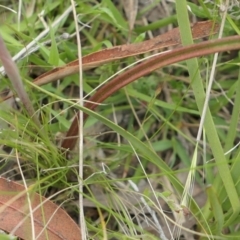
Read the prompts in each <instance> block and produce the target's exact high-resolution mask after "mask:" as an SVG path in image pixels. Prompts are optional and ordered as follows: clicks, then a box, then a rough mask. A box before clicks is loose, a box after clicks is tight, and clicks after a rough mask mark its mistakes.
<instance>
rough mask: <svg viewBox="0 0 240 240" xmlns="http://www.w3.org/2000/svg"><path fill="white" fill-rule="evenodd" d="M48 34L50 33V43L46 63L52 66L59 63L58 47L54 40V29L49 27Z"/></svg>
mask: <svg viewBox="0 0 240 240" xmlns="http://www.w3.org/2000/svg"><path fill="white" fill-rule="evenodd" d="M50 35H51V41H52V43H51V44H52V45H51V48H50V54H49V59H48V63H50V64H52V65H54V66H58V64H59V53H58V48H57V43H56V40H55V35H54V30H53V29H51V30H50Z"/></svg>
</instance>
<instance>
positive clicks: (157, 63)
mask: <svg viewBox="0 0 240 240" xmlns="http://www.w3.org/2000/svg"><path fill="white" fill-rule="evenodd" d="M236 49H240V36H232V37H226V38H223V39H218V40H210V41H206V42H201V43H198V44H193V45H191V46H187V47H181V48H178V49H175V50H172V51H171V52H167V53H163V54H161V55H158V56H155V57H153V58H151V59H149V60H146V61H144V62H142V63H140V64H139V65H137V66H135V67H133V68H132V69H129V70H127V71H126V72H124V73H123V74H120V75H119V76H117V77H116V78H114V79H113V80H111V81H110V82H108V83H107V84H106V85H104V86H103V87H101V88H100V89H99V90H98V91H97V92H96V93H95V94H94V95H93V96H92V97H91V98H90V99H89V101H88V102H87V103H86V104H85V107H86V108H89V109H91V110H93V109H95V108H96V107H97V106H98V105H99V103H102V102H103V101H104V100H105V99H106V98H108V97H109V96H111V95H112V94H114V93H115V92H116V91H118V90H119V89H121V88H123V87H124V86H126V85H127V84H129V83H131V82H133V81H135V80H137V79H138V78H140V77H142V76H144V75H147V74H149V73H151V72H153V71H154V70H156V69H158V68H161V67H164V66H167V65H170V64H173V63H176V62H180V61H183V60H187V59H190V58H194V57H200V56H204V55H208V54H212V53H216V52H223V51H229V50H236ZM87 117H88V116H87V115H86V114H84V121H85V120H86V119H87ZM78 131H79V129H78V117H77V115H76V116H75V118H74V121H73V122H72V125H71V127H70V129H69V131H68V132H67V138H66V139H64V141H63V142H62V148H65V149H69V150H72V149H73V148H74V146H75V144H76V142H77V136H78Z"/></svg>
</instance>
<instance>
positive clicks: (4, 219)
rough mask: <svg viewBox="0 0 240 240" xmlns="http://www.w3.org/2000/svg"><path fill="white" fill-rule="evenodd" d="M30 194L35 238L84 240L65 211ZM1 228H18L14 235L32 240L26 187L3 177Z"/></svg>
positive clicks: (0, 205)
mask: <svg viewBox="0 0 240 240" xmlns="http://www.w3.org/2000/svg"><path fill="white" fill-rule="evenodd" d="M30 195H31V204H32V209H33V217H34V229H35V236H36V239H38V240H45V239H51V240H63V239H64V240H81V236H80V228H79V227H78V225H77V224H76V223H75V222H74V221H73V219H72V218H71V217H70V216H69V215H68V214H67V213H66V212H65V211H64V210H63V209H61V208H60V207H59V206H57V205H56V204H54V203H53V202H51V201H50V200H47V199H46V198H44V197H43V196H40V195H39V194H37V193H35V192H32V193H31V192H30ZM21 222H22V223H21ZM19 223H20V224H19ZM18 225H19V226H18ZM16 226H17V228H16ZM0 228H1V229H2V230H4V231H6V232H8V233H11V232H12V231H13V229H15V228H16V231H15V232H14V233H13V234H14V235H15V236H17V237H19V238H22V239H26V240H27V239H29V240H30V239H32V235H31V229H32V225H31V222H30V216H29V206H28V203H27V194H26V191H25V188H24V186H22V185H21V184H18V183H16V182H13V181H9V180H7V179H4V178H0Z"/></svg>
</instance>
